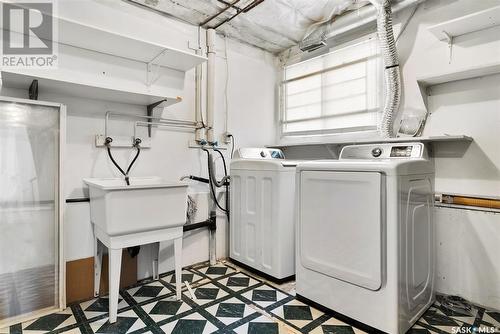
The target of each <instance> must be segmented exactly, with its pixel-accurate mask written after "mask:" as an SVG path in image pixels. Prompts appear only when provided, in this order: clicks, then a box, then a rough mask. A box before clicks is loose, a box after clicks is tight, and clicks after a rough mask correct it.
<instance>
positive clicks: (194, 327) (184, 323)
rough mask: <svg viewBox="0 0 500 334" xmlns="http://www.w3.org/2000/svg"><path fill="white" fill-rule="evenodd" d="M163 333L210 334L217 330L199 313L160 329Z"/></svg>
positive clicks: (167, 324)
mask: <svg viewBox="0 0 500 334" xmlns="http://www.w3.org/2000/svg"><path fill="white" fill-rule="evenodd" d="M160 328H161V330H162V331H163V332H164V333H172V334H210V333H215V332H217V331H218V330H219V328H218V327H217V326H215V325H214V324H213V323H212V322H210V321H209V320H207V319H206V318H205V317H204V316H203V315H201V314H200V313H196V312H195V313H191V314H189V315H186V316H185V317H182V318H180V319H177V320H174V321H172V322H169V323H166V324H165V325H163V326H161V327H160Z"/></svg>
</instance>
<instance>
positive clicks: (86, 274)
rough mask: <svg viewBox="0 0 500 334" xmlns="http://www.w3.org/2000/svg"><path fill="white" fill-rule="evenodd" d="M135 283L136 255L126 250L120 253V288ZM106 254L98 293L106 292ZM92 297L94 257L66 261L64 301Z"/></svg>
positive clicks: (69, 302) (72, 301) (70, 301)
mask: <svg viewBox="0 0 500 334" xmlns="http://www.w3.org/2000/svg"><path fill="white" fill-rule="evenodd" d="M135 283H137V257H134V258H132V257H131V256H130V255H129V254H128V252H127V251H126V250H123V255H122V270H121V276H120V288H124V287H127V286H130V285H133V284H135ZM108 287H109V284H108V255H107V254H105V255H104V256H103V265H102V273H101V287H100V294H101V295H102V294H107V293H108ZM93 297H94V257H88V258H85V259H79V260H75V261H68V262H66V303H67V304H68V305H69V304H71V303H74V302H77V301H82V300H88V299H91V298H93Z"/></svg>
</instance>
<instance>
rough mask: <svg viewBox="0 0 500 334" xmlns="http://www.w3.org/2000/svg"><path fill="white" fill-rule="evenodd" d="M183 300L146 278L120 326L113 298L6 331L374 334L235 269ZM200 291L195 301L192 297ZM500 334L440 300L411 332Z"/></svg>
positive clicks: (129, 293) (470, 308)
mask: <svg viewBox="0 0 500 334" xmlns="http://www.w3.org/2000/svg"><path fill="white" fill-rule="evenodd" d="M182 275H183V276H182V281H183V283H184V282H185V281H187V282H188V283H189V285H190V287H191V292H190V291H189V289H188V288H187V287H186V286H185V284H183V295H182V300H176V298H175V276H174V275H173V273H166V274H163V275H161V276H160V280H158V281H152V280H146V281H143V282H140V283H139V284H137V285H135V286H132V287H129V288H126V289H124V290H122V291H120V301H119V310H118V320H117V322H116V323H114V324H110V323H109V321H108V305H109V301H108V298H107V297H106V296H103V297H101V298H94V299H92V300H89V301H85V302H81V303H76V304H73V305H71V306H70V307H68V308H67V309H66V310H64V311H62V312H57V313H54V314H50V315H47V316H44V317H41V318H38V319H35V320H31V321H29V322H25V323H21V324H17V325H14V326H11V327H9V328H5V329H0V333H2V334H3V333H11V334H23V333H28V334H45V333H51V334H62V333H64V334H101V333H102V334H107V333H118V334H144V333H146V334H149V333H151V334H161V333H167V334H169V333H174V334H209V333H216V334H235V333H236V334H285V333H286V334H290V333H297V334H298V333H303V334H305V333H310V334H362V333H369V331H363V330H361V329H358V328H355V327H353V326H351V325H349V324H347V323H345V322H342V321H340V320H338V319H336V318H335V317H334V316H333V314H329V312H327V313H324V312H323V311H322V310H318V309H316V308H314V307H312V306H310V305H307V304H304V303H303V302H301V301H298V300H297V299H296V298H295V297H294V296H293V295H291V294H289V293H287V292H285V291H282V290H280V289H278V288H275V287H274V286H271V285H270V284H268V283H266V282H265V281H263V280H262V279H260V278H259V277H258V276H255V275H253V274H250V273H247V272H241V271H240V270H238V269H237V268H236V267H233V266H232V265H231V264H227V263H226V264H225V263H219V264H217V265H215V266H209V265H208V264H199V265H195V266H192V267H190V268H185V269H184V270H183V274H182ZM191 293H192V295H191ZM478 332H482V333H495V332H497V333H500V312H498V311H493V310H487V309H484V308H482V307H479V306H476V305H472V304H470V303H468V302H467V301H465V300H463V299H461V298H458V297H450V296H447V297H445V296H437V300H436V302H435V304H434V305H432V307H431V308H429V310H427V312H425V313H424V315H423V316H422V317H421V318H420V319H419V320H418V321H417V323H416V324H415V326H414V327H413V328H412V329H411V330H410V331H409V332H408V334H434V333H439V334H443V333H478Z"/></svg>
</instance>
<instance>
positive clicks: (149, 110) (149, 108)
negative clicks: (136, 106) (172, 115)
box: [146, 99, 167, 138]
mask: <svg viewBox="0 0 500 334" xmlns="http://www.w3.org/2000/svg"><path fill="white" fill-rule="evenodd" d="M166 101H167V99H163V100H160V101H158V102H155V103H151V104H149V105H147V106H146V111H147V115H148V116H149V117H153V110H154V109H155V108H156V107H158V106H159V105H160V104H162V103H163V102H166ZM152 131H153V127H152V125H148V137H149V138H151V135H152Z"/></svg>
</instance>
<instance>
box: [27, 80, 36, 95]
mask: <svg viewBox="0 0 500 334" xmlns="http://www.w3.org/2000/svg"><path fill="white" fill-rule="evenodd" d="M28 96H29V98H30V100H38V80H36V79H35V80H33V81H32V82H31V85H30V87H29V89H28Z"/></svg>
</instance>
